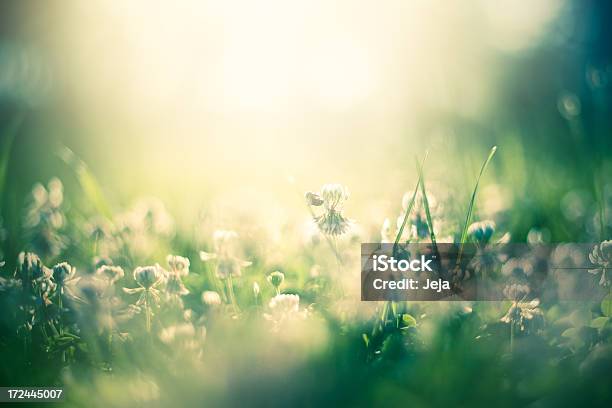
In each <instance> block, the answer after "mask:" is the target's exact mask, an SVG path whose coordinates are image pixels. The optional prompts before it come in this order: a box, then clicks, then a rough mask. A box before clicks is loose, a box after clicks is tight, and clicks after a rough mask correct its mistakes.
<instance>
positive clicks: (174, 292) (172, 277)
mask: <svg viewBox="0 0 612 408" xmlns="http://www.w3.org/2000/svg"><path fill="white" fill-rule="evenodd" d="M166 293H167V294H168V296H169V297H170V298H174V299H175V300H180V296H185V295H188V294H189V290H187V288H186V287H185V285H184V284H183V281H182V280H181V275H180V274H178V273H170V274H169V275H168V280H167V282H166ZM180 303H181V304H182V302H180Z"/></svg>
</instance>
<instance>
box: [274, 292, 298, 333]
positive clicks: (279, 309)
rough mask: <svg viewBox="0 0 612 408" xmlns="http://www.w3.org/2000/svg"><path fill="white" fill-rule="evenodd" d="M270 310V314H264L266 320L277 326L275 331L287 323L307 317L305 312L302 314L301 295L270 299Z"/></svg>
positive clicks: (286, 295) (277, 296)
mask: <svg viewBox="0 0 612 408" xmlns="http://www.w3.org/2000/svg"><path fill="white" fill-rule="evenodd" d="M268 309H269V311H270V313H264V318H265V319H266V320H269V321H271V322H273V323H274V324H275V330H277V329H279V328H280V326H281V325H282V324H283V323H284V322H286V321H290V320H293V319H296V318H304V317H306V314H305V312H304V313H302V312H300V297H299V295H293V294H280V295H276V296H274V297H273V298H272V299H270V302H269V303H268Z"/></svg>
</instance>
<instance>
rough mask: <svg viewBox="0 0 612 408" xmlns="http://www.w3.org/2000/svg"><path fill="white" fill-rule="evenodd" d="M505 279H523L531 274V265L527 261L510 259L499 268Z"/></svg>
mask: <svg viewBox="0 0 612 408" xmlns="http://www.w3.org/2000/svg"><path fill="white" fill-rule="evenodd" d="M501 273H502V275H504V276H506V277H515V278H525V277H528V276H531V274H533V265H532V263H531V262H530V261H529V260H528V259H523V258H510V259H508V261H507V262H506V263H505V264H504V265H503V266H502V268H501Z"/></svg>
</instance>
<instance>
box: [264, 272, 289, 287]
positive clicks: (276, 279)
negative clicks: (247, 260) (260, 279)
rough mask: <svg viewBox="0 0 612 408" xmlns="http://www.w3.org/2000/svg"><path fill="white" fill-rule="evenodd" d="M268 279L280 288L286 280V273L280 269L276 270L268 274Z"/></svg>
mask: <svg viewBox="0 0 612 408" xmlns="http://www.w3.org/2000/svg"><path fill="white" fill-rule="evenodd" d="M267 279H268V282H270V284H271V285H272V286H274V287H275V288H276V289H278V288H279V287H280V285H282V283H283V281H284V280H285V274H284V273H282V272H280V271H274V272H272V273H271V274H270V275H268V277H267Z"/></svg>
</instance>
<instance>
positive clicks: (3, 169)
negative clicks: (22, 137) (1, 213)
mask: <svg viewBox="0 0 612 408" xmlns="http://www.w3.org/2000/svg"><path fill="white" fill-rule="evenodd" d="M22 122H23V115H19V116H18V117H17V118H15V120H13V122H12V123H11V124H10V125H9V126H8V129H7V130H6V133H5V136H4V140H3V143H2V146H1V149H0V152H2V153H1V154H0V195H1V196H4V185H5V184H6V175H7V172H8V162H9V160H10V157H11V150H12V147H13V142H14V141H15V137H16V136H17V132H18V131H19V128H20V126H21V123H22ZM1 205H2V202H1V201H0V206H1Z"/></svg>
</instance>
